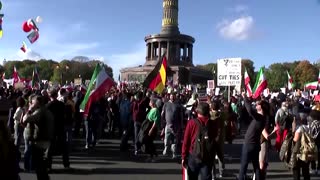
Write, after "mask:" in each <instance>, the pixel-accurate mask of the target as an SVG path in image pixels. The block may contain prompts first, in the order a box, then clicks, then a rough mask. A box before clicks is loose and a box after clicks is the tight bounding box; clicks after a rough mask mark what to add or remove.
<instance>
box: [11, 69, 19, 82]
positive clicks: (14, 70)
mask: <svg viewBox="0 0 320 180" xmlns="http://www.w3.org/2000/svg"><path fill="white" fill-rule="evenodd" d="M12 78H13V83H14V84H15V83H17V82H19V81H20V77H19V73H18V71H17V68H16V66H13V74H12Z"/></svg>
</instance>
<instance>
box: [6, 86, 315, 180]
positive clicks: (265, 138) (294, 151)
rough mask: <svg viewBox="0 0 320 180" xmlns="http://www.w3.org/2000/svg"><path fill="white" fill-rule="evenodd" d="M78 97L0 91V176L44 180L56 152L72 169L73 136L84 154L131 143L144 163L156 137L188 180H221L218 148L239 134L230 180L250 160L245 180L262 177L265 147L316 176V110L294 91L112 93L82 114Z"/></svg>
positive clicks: (63, 92)
mask: <svg viewBox="0 0 320 180" xmlns="http://www.w3.org/2000/svg"><path fill="white" fill-rule="evenodd" d="M84 95H85V94H83V92H81V91H78V90H76V89H75V90H70V89H63V88H60V89H59V88H58V89H54V88H52V89H50V88H48V89H42V90H30V89H24V90H15V89H14V88H13V87H10V88H9V89H0V101H1V102H0V103H2V102H9V103H8V106H10V107H8V113H9V118H8V119H7V120H5V121H4V120H3V121H1V123H0V151H1V153H0V176H1V177H8V178H7V179H12V180H16V179H19V173H20V172H22V171H24V172H35V173H36V174H37V178H38V179H39V180H47V179H49V175H48V173H49V172H50V171H51V169H52V157H53V156H56V155H62V159H63V165H64V167H65V168H67V169H68V168H70V167H72V165H70V161H69V154H70V153H71V151H72V148H71V147H72V143H73V138H74V137H77V138H79V137H81V133H82V132H83V134H84V136H85V144H84V147H83V148H84V149H92V148H96V145H97V143H98V141H99V140H100V139H102V138H119V139H120V141H121V143H120V147H119V150H120V151H130V150H131V145H132V146H133V147H134V150H133V152H132V153H134V155H136V156H140V154H143V153H144V154H148V155H149V158H148V159H147V160H146V162H156V161H157V157H158V153H157V152H159V151H158V150H157V147H156V146H155V144H154V141H155V140H156V139H161V140H162V141H163V149H161V152H162V154H163V155H164V156H171V157H170V158H172V159H176V160H177V161H180V160H181V164H182V167H183V168H185V169H187V176H188V177H189V179H190V180H194V179H197V178H198V176H199V175H201V179H202V180H211V179H216V178H222V177H224V176H225V175H226V171H227V170H226V169H225V160H224V146H225V143H226V142H227V143H229V144H232V141H233V139H234V138H235V137H236V136H237V135H238V134H240V130H241V129H246V133H245V136H244V144H243V148H242V154H241V168H240V171H239V176H238V179H240V180H244V179H247V178H248V175H247V168H248V164H249V163H250V162H252V164H253V169H254V171H253V172H254V174H253V178H254V179H257V180H259V179H262V180H263V179H266V172H267V167H268V154H269V151H270V150H271V149H273V148H274V149H276V150H277V151H278V152H279V157H280V160H281V161H283V162H284V163H285V164H286V165H287V166H288V167H289V168H290V169H292V172H293V178H294V179H300V176H301V175H300V169H302V176H303V177H304V179H305V180H308V179H310V172H311V173H312V174H316V173H318V172H319V173H320V171H319V170H320V166H319V165H320V164H319V163H318V166H317V162H318V157H319V155H318V153H319V149H318V147H320V135H319V132H320V123H319V122H320V121H318V120H320V105H318V104H317V103H316V102H313V101H312V99H308V98H303V97H301V95H299V94H296V95H295V96H293V98H289V96H285V95H284V94H283V96H280V95H279V96H277V97H272V96H271V95H270V96H268V97H264V96H263V95H261V97H259V98H258V99H252V98H251V97H247V95H246V94H245V93H244V92H243V93H242V94H239V95H236V96H232V97H231V100H230V102H228V101H227V100H226V98H224V96H221V95H218V96H214V95H208V97H207V100H206V101H203V100H202V101H200V100H199V98H198V96H197V93H195V92H194V91H188V90H183V91H171V92H168V91H166V92H164V93H162V94H156V93H154V92H152V91H149V90H142V89H135V88H122V89H117V88H114V89H111V90H109V91H108V92H106V93H105V96H104V97H101V99H100V100H99V101H97V102H93V103H92V104H91V106H90V110H89V113H88V114H83V113H82V112H81V111H80V104H81V102H82V100H83V98H84ZM9 108H10V109H9ZM275 136H276V143H275V144H272V143H271V139H272V138H273V137H275ZM130 139H132V140H133V141H132V142H133V143H132V144H130V141H129V140H130ZM22 145H24V146H22ZM312 145H313V146H312ZM21 148H24V151H22V153H24V155H23V157H24V158H23V159H24V162H23V163H22V164H23V167H20V161H21V157H22V155H21ZM283 154H285V155H283ZM216 160H217V161H218V168H216V163H215V162H216ZM310 164H311V169H310ZM216 169H218V171H217V172H216Z"/></svg>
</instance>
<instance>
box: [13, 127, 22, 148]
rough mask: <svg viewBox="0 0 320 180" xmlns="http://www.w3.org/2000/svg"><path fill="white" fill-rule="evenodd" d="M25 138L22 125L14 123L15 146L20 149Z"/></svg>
mask: <svg viewBox="0 0 320 180" xmlns="http://www.w3.org/2000/svg"><path fill="white" fill-rule="evenodd" d="M22 137H23V128H22V127H21V125H20V123H16V122H15V123H14V145H16V146H17V147H18V148H19V147H20V145H21V141H22Z"/></svg>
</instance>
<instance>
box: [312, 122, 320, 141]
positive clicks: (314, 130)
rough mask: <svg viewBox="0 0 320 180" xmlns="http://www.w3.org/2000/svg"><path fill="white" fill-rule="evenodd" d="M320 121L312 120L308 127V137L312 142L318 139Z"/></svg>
mask: <svg viewBox="0 0 320 180" xmlns="http://www.w3.org/2000/svg"><path fill="white" fill-rule="evenodd" d="M319 134H320V121H317V120H314V121H312V123H311V125H310V135H311V137H312V138H313V139H314V140H317V139H318V138H320V136H319Z"/></svg>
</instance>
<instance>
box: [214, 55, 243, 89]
mask: <svg viewBox="0 0 320 180" xmlns="http://www.w3.org/2000/svg"><path fill="white" fill-rule="evenodd" d="M217 64H218V76H217V80H218V83H217V85H218V86H237V85H238V86H241V58H226V59H218V61H217Z"/></svg>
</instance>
